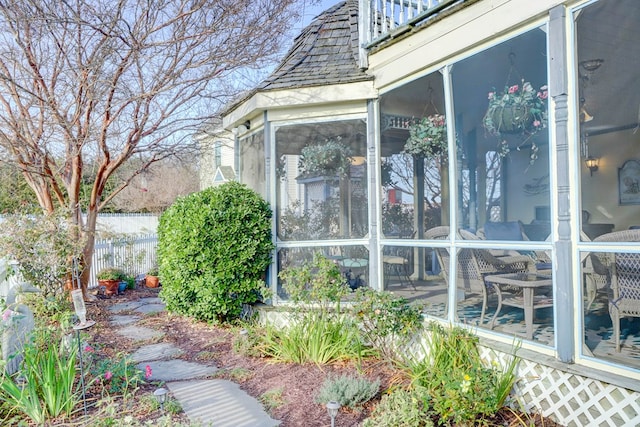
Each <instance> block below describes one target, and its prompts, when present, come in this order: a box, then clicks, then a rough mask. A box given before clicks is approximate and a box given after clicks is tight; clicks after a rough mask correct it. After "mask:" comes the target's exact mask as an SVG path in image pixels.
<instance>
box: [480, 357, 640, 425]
mask: <svg viewBox="0 0 640 427" xmlns="http://www.w3.org/2000/svg"><path fill="white" fill-rule="evenodd" d="M481 349H482V350H481V352H482V353H481V354H482V357H483V358H485V359H487V360H497V361H499V362H500V363H501V364H504V363H505V361H508V360H509V357H510V356H507V355H505V354H504V353H500V352H496V351H495V350H492V349H489V348H486V347H482V348H481ZM517 375H518V378H519V381H518V382H517V383H516V385H515V387H514V394H515V396H517V400H518V402H519V403H520V404H521V405H524V408H521V409H524V410H525V411H527V412H537V413H540V414H542V415H544V416H545V417H549V418H552V419H553V420H555V421H557V422H558V423H560V424H562V425H565V426H569V427H573V426H579V427H583V426H638V425H640V393H638V392H635V391H631V390H627V389H625V388H622V387H617V386H614V385H611V384H607V383H605V382H602V381H598V380H595V379H592V378H588V377H585V376H581V375H577V374H574V373H569V372H564V371H561V370H559V369H556V368H552V367H549V366H545V365H542V364H540V363H536V362H532V361H530V360H525V359H523V360H521V361H520V364H519V366H518V372H517Z"/></svg>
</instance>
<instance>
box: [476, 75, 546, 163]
mask: <svg viewBox="0 0 640 427" xmlns="http://www.w3.org/2000/svg"><path fill="white" fill-rule="evenodd" d="M487 97H488V99H489V106H488V108H487V111H486V113H485V115H484V118H483V119H482V124H483V126H484V128H485V129H486V130H487V132H488V133H489V134H490V135H493V136H496V137H498V138H499V144H498V147H499V150H498V152H499V154H500V156H501V157H504V156H506V155H507V154H509V151H510V149H509V146H508V144H507V143H506V141H505V140H504V138H502V135H503V134H512V135H520V136H521V137H522V138H523V140H522V142H521V143H520V145H519V146H518V148H520V146H522V145H523V144H524V143H526V142H527V141H529V140H530V139H531V137H532V136H533V135H535V134H536V133H538V132H540V131H541V130H542V129H544V128H546V127H547V101H546V100H547V97H548V92H547V86H546V85H543V86H542V87H540V90H538V91H536V90H535V89H534V88H533V86H532V85H531V83H529V82H525V81H524V79H522V84H520V85H512V86H505V87H504V90H503V91H502V92H498V91H496V90H495V88H494V90H492V91H490V92H489V93H488V96H487ZM537 152H538V147H537V146H536V144H535V142H532V144H531V154H530V157H531V159H530V162H531V163H533V162H535V160H536V159H537V158H538V154H537Z"/></svg>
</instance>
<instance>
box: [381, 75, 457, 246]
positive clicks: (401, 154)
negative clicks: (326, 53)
mask: <svg viewBox="0 0 640 427" xmlns="http://www.w3.org/2000/svg"><path fill="white" fill-rule="evenodd" d="M380 115H381V117H380V123H381V132H380V134H381V136H380V137H381V157H382V162H381V171H380V172H381V183H382V188H381V189H380V191H381V193H382V197H381V199H382V207H381V212H382V234H383V236H384V237H385V238H390V239H423V238H424V234H425V232H426V230H429V229H430V228H433V227H436V226H438V225H442V224H446V223H447V221H448V217H449V189H448V186H447V183H448V181H447V178H446V177H447V173H448V172H447V171H448V159H447V131H446V117H445V115H444V90H443V82H442V75H441V74H440V73H432V74H429V75H427V76H425V77H422V78H419V79H417V80H415V81H413V82H410V83H408V84H406V85H404V86H402V87H400V88H398V89H395V90H393V91H390V92H389V93H387V94H385V95H383V96H382V97H381V100H380Z"/></svg>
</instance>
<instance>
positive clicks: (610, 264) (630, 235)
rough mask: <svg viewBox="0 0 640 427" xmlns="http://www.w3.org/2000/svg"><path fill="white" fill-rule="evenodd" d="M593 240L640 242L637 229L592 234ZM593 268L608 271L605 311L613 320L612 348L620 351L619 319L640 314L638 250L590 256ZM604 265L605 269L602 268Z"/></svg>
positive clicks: (639, 257) (639, 258) (639, 233)
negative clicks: (599, 234)
mask: <svg viewBox="0 0 640 427" xmlns="http://www.w3.org/2000/svg"><path fill="white" fill-rule="evenodd" d="M593 241H594V242H640V230H637V229H634V230H624V231H614V232H612V233H607V234H603V235H601V236H598V237H596V238H595V239H594V240H593ZM592 260H593V266H594V270H596V271H597V272H598V270H600V271H599V272H600V273H605V274H607V273H608V277H609V280H610V287H609V315H610V316H611V322H612V323H613V336H614V338H615V343H616V351H617V352H620V319H621V318H622V317H640V254H638V253H626V252H614V253H601V254H598V255H597V256H594V257H592ZM603 268H607V270H608V271H607V272H604V271H602V269H603Z"/></svg>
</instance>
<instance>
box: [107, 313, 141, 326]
mask: <svg viewBox="0 0 640 427" xmlns="http://www.w3.org/2000/svg"><path fill="white" fill-rule="evenodd" d="M138 320H140V317H139V316H132V315H128V314H127V315H117V314H116V315H114V316H111V317H110V318H109V323H111V324H112V325H114V326H125V325H129V324H131V323H135V322H137V321H138Z"/></svg>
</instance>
